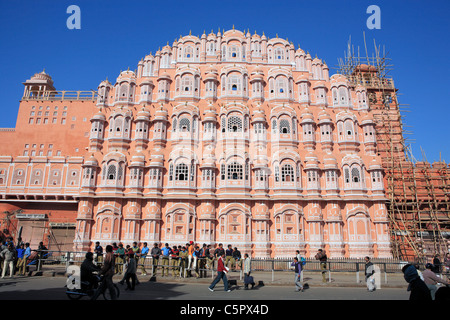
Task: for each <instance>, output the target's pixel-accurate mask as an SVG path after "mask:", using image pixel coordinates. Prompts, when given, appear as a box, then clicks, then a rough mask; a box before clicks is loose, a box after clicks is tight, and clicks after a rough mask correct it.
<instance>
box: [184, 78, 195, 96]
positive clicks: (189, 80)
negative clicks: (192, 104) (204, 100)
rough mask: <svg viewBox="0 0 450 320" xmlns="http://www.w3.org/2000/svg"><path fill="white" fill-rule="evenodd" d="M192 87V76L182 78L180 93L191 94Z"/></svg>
mask: <svg viewBox="0 0 450 320" xmlns="http://www.w3.org/2000/svg"><path fill="white" fill-rule="evenodd" d="M193 86H194V80H193V79H192V76H190V75H185V76H183V78H182V79H181V91H182V92H183V93H184V94H186V93H187V94H188V93H192V91H193Z"/></svg>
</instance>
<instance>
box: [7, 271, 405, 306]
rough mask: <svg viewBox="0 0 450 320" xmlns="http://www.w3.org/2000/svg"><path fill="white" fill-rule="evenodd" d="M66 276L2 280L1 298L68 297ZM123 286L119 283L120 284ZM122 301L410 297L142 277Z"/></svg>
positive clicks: (397, 291)
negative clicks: (211, 288) (225, 286)
mask: <svg viewBox="0 0 450 320" xmlns="http://www.w3.org/2000/svg"><path fill="white" fill-rule="evenodd" d="M65 281H66V278H64V277H22V278H20V277H19V278H13V279H7V278H5V279H2V280H0V301H2V300H68V298H67V296H66V295H65V293H64V292H65V288H64V286H65ZM119 286H120V285H119ZM120 288H121V294H120V300H157V301H165V300H189V301H195V300H197V301H201V300H208V301H217V300H230V301H239V300H261V301H264V300H285V301H287V300H391V301H392V300H407V299H408V298H409V293H408V292H407V291H406V290H405V288H381V289H379V290H377V291H375V292H368V291H367V289H365V288H364V287H327V285H323V286H320V285H318V286H314V287H311V288H309V289H307V290H305V291H304V292H295V291H294V286H288V285H278V286H269V285H267V286H262V287H259V288H256V289H254V290H243V288H242V286H238V287H234V288H232V289H233V290H232V291H231V292H224V291H223V284H221V283H219V284H218V285H217V286H216V288H215V291H214V292H210V291H209V290H208V283H205V282H203V283H179V282H150V281H146V280H143V281H142V282H141V284H139V285H138V286H136V290H135V291H125V290H124V289H125V286H120Z"/></svg>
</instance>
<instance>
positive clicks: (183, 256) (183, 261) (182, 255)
mask: <svg viewBox="0 0 450 320" xmlns="http://www.w3.org/2000/svg"><path fill="white" fill-rule="evenodd" d="M188 255H189V253H188V252H187V250H186V247H185V246H183V247H182V248H181V250H180V252H179V254H178V256H179V259H180V275H181V276H182V277H183V278H185V277H186V268H187V262H188Z"/></svg>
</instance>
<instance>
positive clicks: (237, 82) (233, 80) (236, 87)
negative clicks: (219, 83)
mask: <svg viewBox="0 0 450 320" xmlns="http://www.w3.org/2000/svg"><path fill="white" fill-rule="evenodd" d="M241 90H242V85H241V77H240V76H238V75H231V76H229V77H228V91H229V92H231V93H235V92H236V91H241Z"/></svg>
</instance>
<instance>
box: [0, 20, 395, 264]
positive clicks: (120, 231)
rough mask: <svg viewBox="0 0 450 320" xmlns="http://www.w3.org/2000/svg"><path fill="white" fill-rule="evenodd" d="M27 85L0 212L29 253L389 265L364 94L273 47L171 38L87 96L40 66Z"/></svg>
mask: <svg viewBox="0 0 450 320" xmlns="http://www.w3.org/2000/svg"><path fill="white" fill-rule="evenodd" d="M365 67H367V68H368V66H365V65H362V66H361V68H365ZM24 86H25V90H24V94H23V97H22V99H21V101H20V107H19V112H18V117H17V123H16V127H15V128H13V129H0V130H1V132H0V139H1V141H2V143H1V144H0V198H1V199H0V200H1V201H0V211H1V212H15V213H16V214H15V219H16V220H17V221H16V223H17V225H16V228H21V230H22V233H21V235H22V238H23V240H24V241H31V242H32V246H34V247H35V246H36V245H37V243H38V242H39V241H44V242H45V243H54V245H53V247H51V248H50V249H53V250H57V249H61V250H62V249H67V250H75V251H86V250H89V249H92V248H93V246H94V244H95V242H97V241H99V242H100V243H101V244H102V245H103V246H105V245H107V244H111V243H113V242H117V243H119V242H122V243H124V244H130V245H131V244H132V243H133V242H134V241H136V242H138V243H143V242H147V243H149V245H150V246H151V245H152V244H153V243H154V242H158V243H169V244H170V245H178V244H185V243H186V242H189V241H194V242H195V243H199V244H203V243H207V244H212V245H213V246H214V245H215V244H218V243H223V244H224V245H225V246H226V245H228V244H232V246H233V247H238V248H239V250H240V251H241V252H242V253H249V254H251V256H253V257H261V258H265V257H266V258H267V257H291V256H293V254H295V250H300V252H301V253H302V254H304V255H305V256H307V257H312V256H314V255H315V253H316V252H317V250H318V249H320V248H322V249H325V250H326V252H327V254H328V256H329V257H332V258H333V257H334V258H336V257H350V258H360V257H364V256H366V255H369V256H371V257H379V258H385V257H392V251H391V244H390V238H389V221H388V220H389V219H388V214H387V208H386V197H385V181H384V171H383V167H382V165H381V158H380V155H379V154H378V153H377V141H376V125H375V122H374V119H373V111H372V109H371V108H370V107H369V101H368V95H367V92H366V89H365V87H364V86H359V85H358V86H349V83H348V79H347V78H346V77H345V76H343V75H340V74H334V75H331V76H330V74H329V69H328V67H327V65H326V64H325V62H324V61H322V60H320V59H319V58H317V57H316V58H312V57H311V55H310V54H309V53H305V52H304V51H303V50H302V49H301V48H297V49H296V48H295V47H294V45H293V44H292V43H290V42H289V41H287V40H285V39H281V38H278V36H277V37H275V38H267V37H266V36H265V35H264V34H263V35H262V36H261V35H258V34H256V33H255V34H253V35H252V34H250V33H249V32H241V31H239V30H235V29H234V28H233V29H232V30H228V31H226V32H223V33H221V32H220V30H219V32H217V33H213V32H211V33H210V34H203V35H202V36H201V37H196V36H193V35H188V36H184V37H181V36H180V38H179V39H177V40H175V41H174V42H173V44H172V46H170V45H169V44H167V45H166V46H164V47H163V48H162V49H160V50H158V51H157V52H156V53H155V54H154V55H153V54H149V55H147V56H145V57H144V58H143V59H142V60H141V61H139V62H138V64H137V69H136V70H135V71H131V70H126V71H122V72H120V74H119V75H118V77H117V79H116V80H115V81H114V83H111V82H109V81H108V80H105V81H102V82H101V83H100V85H99V86H98V91H97V92H93V91H92V92H83V91H57V90H56V89H55V87H54V85H53V80H52V78H51V77H50V75H48V74H47V73H45V71H43V72H40V73H36V74H35V75H34V76H32V77H31V78H30V79H29V80H27V81H25V82H24ZM1 228H2V229H3V228H5V225H2V227H1ZM67 235H68V237H69V241H63V240H62V239H63V238H64V239H67ZM61 243H63V244H61Z"/></svg>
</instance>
